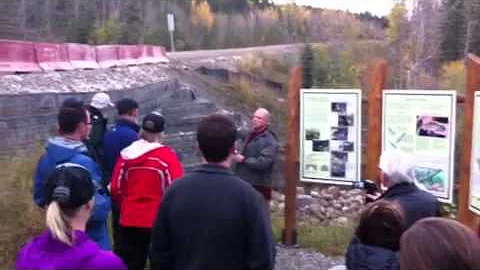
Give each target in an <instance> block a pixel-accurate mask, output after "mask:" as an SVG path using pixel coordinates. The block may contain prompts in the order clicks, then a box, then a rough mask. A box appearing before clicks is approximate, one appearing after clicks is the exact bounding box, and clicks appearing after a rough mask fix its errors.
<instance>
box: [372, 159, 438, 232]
mask: <svg viewBox="0 0 480 270" xmlns="http://www.w3.org/2000/svg"><path fill="white" fill-rule="evenodd" d="M413 160H414V158H413V157H412V156H410V155H408V154H406V153H403V152H400V151H392V150H387V151H385V152H383V153H382V155H381V156H380V163H379V168H380V170H381V174H380V182H381V184H382V186H384V187H385V188H386V191H385V192H384V193H383V194H380V193H376V194H374V195H371V194H367V195H366V196H367V199H371V200H382V199H383V200H389V201H396V202H397V203H398V204H400V206H401V207H402V209H403V211H404V215H405V222H406V228H409V227H410V226H411V225H413V223H415V222H416V221H417V220H420V219H422V218H426V217H434V216H440V203H439V202H438V200H437V199H436V198H435V197H434V196H433V195H432V194H430V193H428V192H426V191H424V190H421V189H420V188H418V187H417V186H416V185H415V176H414V171H413V170H414V164H413V162H412V161H413Z"/></svg>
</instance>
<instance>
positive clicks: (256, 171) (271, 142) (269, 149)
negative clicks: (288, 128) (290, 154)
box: [235, 108, 278, 209]
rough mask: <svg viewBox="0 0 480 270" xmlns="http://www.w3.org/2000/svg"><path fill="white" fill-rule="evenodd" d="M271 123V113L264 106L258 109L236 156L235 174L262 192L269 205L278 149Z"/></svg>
mask: <svg viewBox="0 0 480 270" xmlns="http://www.w3.org/2000/svg"><path fill="white" fill-rule="evenodd" d="M269 125H270V113H269V112H268V111H267V110H266V109H264V108H259V109H257V110H256V111H255V113H254V115H253V118H252V130H251V132H250V133H249V134H248V136H247V137H246V139H245V141H244V146H243V150H242V151H241V153H240V154H237V155H236V156H235V162H236V163H237V164H236V167H235V174H236V175H237V176H238V177H240V178H241V179H243V180H245V181H247V182H248V183H250V184H251V185H252V186H253V187H254V188H255V189H256V190H257V191H258V192H260V193H261V194H262V195H263V197H264V198H265V202H266V205H267V206H268V205H269V202H270V199H271V198H272V171H273V164H274V162H275V158H276V155H277V150H278V142H277V138H276V136H275V134H274V133H273V132H272V131H270V130H269ZM268 209H269V207H268Z"/></svg>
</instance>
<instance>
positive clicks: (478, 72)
mask: <svg viewBox="0 0 480 270" xmlns="http://www.w3.org/2000/svg"><path fill="white" fill-rule="evenodd" d="M466 79H467V84H466V89H465V99H464V103H463V106H464V107H463V112H464V113H463V114H464V115H465V123H464V124H465V127H464V137H463V155H462V163H461V164H460V187H459V191H458V197H459V205H458V210H459V219H460V221H461V222H462V223H463V224H465V225H467V226H469V227H472V228H474V226H475V225H478V224H474V219H475V218H474V214H473V213H472V212H470V211H469V209H468V208H469V198H470V192H469V190H470V164H471V153H472V139H473V138H472V130H473V113H474V111H473V110H474V101H475V91H477V90H480V58H479V57H477V56H475V55H473V54H469V55H468V57H467V66H466Z"/></svg>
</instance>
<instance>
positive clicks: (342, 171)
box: [300, 89, 362, 185]
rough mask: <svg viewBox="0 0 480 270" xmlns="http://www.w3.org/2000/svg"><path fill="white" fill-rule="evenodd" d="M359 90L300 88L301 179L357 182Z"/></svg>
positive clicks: (346, 182)
mask: <svg viewBox="0 0 480 270" xmlns="http://www.w3.org/2000/svg"><path fill="white" fill-rule="evenodd" d="M361 99H362V94H361V90H359V89H355V90H353V89H352V90H344V89H302V90H301V95H300V179H301V180H302V181H306V182H319V183H328V184H342V185H350V184H351V183H352V182H356V181H360V166H361V162H360V157H361V149H362V148H361V127H362V125H361Z"/></svg>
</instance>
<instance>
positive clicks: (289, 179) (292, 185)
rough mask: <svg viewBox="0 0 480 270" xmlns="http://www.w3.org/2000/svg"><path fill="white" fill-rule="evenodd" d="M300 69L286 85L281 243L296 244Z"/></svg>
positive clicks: (292, 74) (295, 69) (295, 70)
mask: <svg viewBox="0 0 480 270" xmlns="http://www.w3.org/2000/svg"><path fill="white" fill-rule="evenodd" d="M302 75H303V68H302V67H299V66H297V67H294V68H293V69H292V72H291V74H290V81H289V84H288V125H287V127H288V128H287V145H286V147H287V149H286V150H287V151H286V157H285V180H286V186H285V229H284V231H283V233H282V242H283V243H284V244H286V245H295V244H297V225H296V199H297V182H298V169H299V144H300V138H299V134H300V133H299V132H300V130H299V129H300V126H299V124H300V88H301V87H302Z"/></svg>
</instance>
